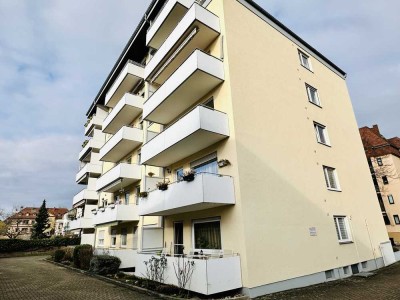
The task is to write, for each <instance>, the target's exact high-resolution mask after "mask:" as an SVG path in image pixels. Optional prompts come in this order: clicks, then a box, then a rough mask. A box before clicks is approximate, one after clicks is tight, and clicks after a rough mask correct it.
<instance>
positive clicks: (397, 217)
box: [393, 215, 400, 225]
mask: <svg viewBox="0 0 400 300" xmlns="http://www.w3.org/2000/svg"><path fill="white" fill-rule="evenodd" d="M393 219H394V222H395V223H396V225H399V224H400V218H399V215H393Z"/></svg>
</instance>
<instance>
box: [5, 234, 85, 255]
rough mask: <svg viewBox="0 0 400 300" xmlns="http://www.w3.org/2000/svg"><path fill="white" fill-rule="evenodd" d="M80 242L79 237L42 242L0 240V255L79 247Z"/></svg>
mask: <svg viewBox="0 0 400 300" xmlns="http://www.w3.org/2000/svg"><path fill="white" fill-rule="evenodd" d="M80 242H81V239H80V238H79V237H73V238H69V237H63V238H57V239H44V240H17V239H9V240H2V239H0V253H10V252H21V251H36V250H45V249H49V248H53V247H65V246H72V245H79V244H80Z"/></svg>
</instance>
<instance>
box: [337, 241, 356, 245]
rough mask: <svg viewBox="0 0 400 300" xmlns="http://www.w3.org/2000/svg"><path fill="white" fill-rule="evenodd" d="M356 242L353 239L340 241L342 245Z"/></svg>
mask: <svg viewBox="0 0 400 300" xmlns="http://www.w3.org/2000/svg"><path fill="white" fill-rule="evenodd" d="M353 243H354V242H353V241H342V242H341V241H339V244H340V245H346V244H353Z"/></svg>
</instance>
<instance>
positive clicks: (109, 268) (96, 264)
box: [90, 255, 121, 275]
mask: <svg viewBox="0 0 400 300" xmlns="http://www.w3.org/2000/svg"><path fill="white" fill-rule="evenodd" d="M120 265H121V260H120V259H119V258H118V257H115V256H110V255H97V256H93V258H92V260H91V261H90V272H92V273H95V274H99V275H108V274H116V273H117V272H118V269H119V266H120Z"/></svg>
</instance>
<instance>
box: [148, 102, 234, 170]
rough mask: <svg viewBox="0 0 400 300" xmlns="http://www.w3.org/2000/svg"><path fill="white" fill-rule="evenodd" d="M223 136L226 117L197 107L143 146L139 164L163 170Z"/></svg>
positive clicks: (226, 135) (225, 134)
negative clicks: (162, 168)
mask: <svg viewBox="0 0 400 300" xmlns="http://www.w3.org/2000/svg"><path fill="white" fill-rule="evenodd" d="M227 137H229V127H228V116H227V115H226V114H225V113H222V112H220V111H217V110H212V109H209V108H207V107H204V106H197V107H196V108H195V109H193V110H192V111H190V112H189V113H188V114H186V115H185V116H183V117H182V118H181V119H179V120H178V121H177V122H175V123H174V124H172V125H171V126H170V127H168V128H167V129H165V130H164V131H163V132H161V133H160V134H158V135H157V136H156V137H154V138H153V139H152V140H150V141H149V142H148V143H146V144H144V145H143V147H142V151H141V153H142V157H141V163H142V164H146V165H152V166H159V167H167V166H170V165H171V164H173V163H174V162H177V161H179V160H181V159H183V158H185V157H188V156H190V155H192V154H194V153H197V152H199V151H200V150H202V149H205V148H207V147H209V146H211V145H213V144H215V143H217V142H219V141H221V140H223V139H225V138H227Z"/></svg>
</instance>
